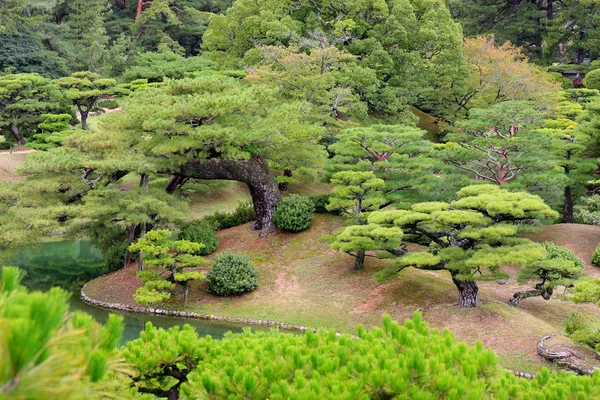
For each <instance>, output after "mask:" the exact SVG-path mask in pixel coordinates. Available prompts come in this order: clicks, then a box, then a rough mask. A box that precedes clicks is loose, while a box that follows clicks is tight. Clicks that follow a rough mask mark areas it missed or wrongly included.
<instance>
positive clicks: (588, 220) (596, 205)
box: [575, 194, 600, 225]
mask: <svg viewBox="0 0 600 400" xmlns="http://www.w3.org/2000/svg"><path fill="white" fill-rule="evenodd" d="M581 201H582V203H583V207H582V208H581V209H580V210H579V211H578V212H576V213H575V221H576V222H578V223H580V224H587V225H600V196H599V195H597V194H594V195H592V196H586V197H582V198H581Z"/></svg>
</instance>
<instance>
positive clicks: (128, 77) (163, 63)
mask: <svg viewBox="0 0 600 400" xmlns="http://www.w3.org/2000/svg"><path fill="white" fill-rule="evenodd" d="M213 67H214V63H213V62H212V61H210V60H209V59H207V58H205V57H189V58H184V57H183V56H181V55H178V54H174V53H142V54H139V55H137V56H136V58H135V62H134V64H133V65H132V66H131V67H129V68H127V70H126V71H125V73H124V74H123V80H124V81H125V82H132V81H135V80H138V79H147V80H148V81H149V82H161V81H163V80H165V79H167V78H168V79H182V78H183V77H185V76H186V74H187V73H190V72H198V71H205V70H209V69H213Z"/></svg>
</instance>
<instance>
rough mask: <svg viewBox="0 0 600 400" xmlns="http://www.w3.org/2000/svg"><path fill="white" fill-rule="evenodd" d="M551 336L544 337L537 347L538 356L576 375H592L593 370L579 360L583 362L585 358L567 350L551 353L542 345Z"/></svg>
mask: <svg viewBox="0 0 600 400" xmlns="http://www.w3.org/2000/svg"><path fill="white" fill-rule="evenodd" d="M551 337H552V336H550V335H547V336H544V337H543V338H542V339H541V340H540V342H539V343H538V345H537V351H538V354H539V355H540V356H542V357H544V358H545V359H547V360H549V361H552V362H556V363H557V364H558V365H560V366H563V367H566V368H568V369H569V370H571V371H573V372H575V373H576V374H578V375H592V374H593V373H594V368H592V367H590V366H589V365H587V364H585V363H582V362H581V361H577V359H579V360H585V358H584V357H583V356H582V355H581V354H579V353H577V352H575V351H573V350H571V349H567V348H563V349H560V350H556V351H552V350H550V349H549V348H547V347H546V346H545V345H544V341H546V340H548V339H550V338H551Z"/></svg>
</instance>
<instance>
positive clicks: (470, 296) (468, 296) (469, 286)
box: [452, 274, 479, 307]
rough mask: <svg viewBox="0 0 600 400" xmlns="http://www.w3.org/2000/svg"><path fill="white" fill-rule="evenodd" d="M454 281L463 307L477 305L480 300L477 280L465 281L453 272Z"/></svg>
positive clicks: (459, 302)
mask: <svg viewBox="0 0 600 400" xmlns="http://www.w3.org/2000/svg"><path fill="white" fill-rule="evenodd" d="M452 282H453V283H454V285H455V286H456V288H457V289H458V304H459V305H460V306H461V307H476V306H477V303H478V301H479V287H478V286H477V282H475V281H463V280H459V279H456V278H455V274H452Z"/></svg>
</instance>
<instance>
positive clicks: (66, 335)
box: [0, 267, 125, 400]
mask: <svg viewBox="0 0 600 400" xmlns="http://www.w3.org/2000/svg"><path fill="white" fill-rule="evenodd" d="M21 278H22V271H20V270H19V269H17V268H14V267H3V268H1V269H0V357H1V358H2V365H1V366H0V388H1V390H0V398H2V399H22V400H25V399H43V398H57V397H60V398H61V399H81V398H96V397H100V396H102V395H103V394H104V393H106V392H110V391H112V390H114V389H115V382H111V381H110V380H108V379H106V378H107V377H109V376H110V377H116V376H118V375H120V374H121V373H122V372H124V369H125V368H124V366H123V364H122V363H121V362H120V361H119V358H118V357H117V355H116V350H117V344H118V342H119V339H120V337H121V334H122V332H123V324H122V317H120V316H117V315H114V314H111V315H110V316H109V317H108V320H107V322H106V324H105V325H100V324H98V323H97V322H96V321H94V320H93V318H92V317H91V316H90V315H87V314H85V313H82V312H75V313H70V312H69V303H68V299H69V294H68V293H67V292H66V291H64V290H62V289H59V288H53V289H51V290H50V291H49V292H46V293H42V292H28V291H27V290H26V289H25V288H24V287H21V286H20V285H19V282H20V280H21ZM110 371H112V372H110Z"/></svg>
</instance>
